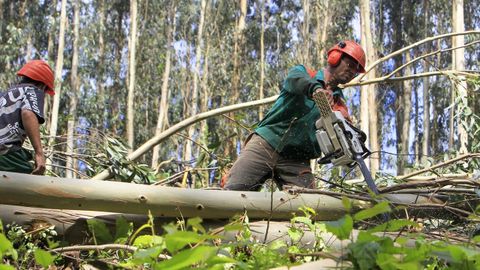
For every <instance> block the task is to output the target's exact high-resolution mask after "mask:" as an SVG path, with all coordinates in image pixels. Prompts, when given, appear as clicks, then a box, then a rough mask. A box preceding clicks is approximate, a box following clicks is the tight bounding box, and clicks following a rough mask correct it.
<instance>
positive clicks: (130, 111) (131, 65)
mask: <svg viewBox="0 0 480 270" xmlns="http://www.w3.org/2000/svg"><path fill="white" fill-rule="evenodd" d="M128 41H129V42H128V44H129V53H128V56H129V57H128V78H129V81H128V100H127V141H128V151H129V152H131V151H133V147H134V135H135V133H134V116H135V111H134V106H135V104H134V101H135V54H136V51H135V50H136V44H137V0H130V38H129V40H128Z"/></svg>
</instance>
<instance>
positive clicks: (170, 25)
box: [152, 1, 176, 169]
mask: <svg viewBox="0 0 480 270" xmlns="http://www.w3.org/2000/svg"><path fill="white" fill-rule="evenodd" d="M174 2H175V1H173V2H172V3H173V5H174ZM172 10H173V11H172V12H171V14H169V16H168V22H167V46H166V49H167V52H166V53H165V69H164V70H163V76H162V90H161V98H160V105H159V107H158V119H157V128H156V129H155V135H159V134H161V133H162V131H163V129H164V128H165V122H166V118H167V111H168V100H169V96H170V95H169V93H170V91H169V89H168V79H169V78H170V66H171V58H172V49H173V48H171V46H170V44H172V42H173V35H174V33H175V29H176V27H175V26H176V17H175V11H176V7H175V6H173V7H172ZM159 151H160V146H158V145H157V146H155V147H154V148H153V154H152V168H154V169H156V168H157V166H158V159H159V157H160V154H159Z"/></svg>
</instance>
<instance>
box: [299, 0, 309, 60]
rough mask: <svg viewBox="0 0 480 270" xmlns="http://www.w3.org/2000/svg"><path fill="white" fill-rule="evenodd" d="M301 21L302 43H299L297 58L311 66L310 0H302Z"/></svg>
mask: <svg viewBox="0 0 480 270" xmlns="http://www.w3.org/2000/svg"><path fill="white" fill-rule="evenodd" d="M302 2H303V5H302V7H303V23H302V29H301V31H302V43H301V45H300V50H298V52H299V53H300V55H299V57H298V59H300V61H301V63H302V64H304V65H306V66H308V67H311V63H310V57H309V55H310V0H303V1H302Z"/></svg>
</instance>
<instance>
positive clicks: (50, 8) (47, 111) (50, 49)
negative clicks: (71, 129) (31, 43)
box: [43, 0, 57, 130]
mask: <svg viewBox="0 0 480 270" xmlns="http://www.w3.org/2000/svg"><path fill="white" fill-rule="evenodd" d="M44 5H45V7H46V9H47V10H48V11H49V14H48V17H47V20H51V21H55V14H56V9H55V7H56V6H57V0H53V1H52V3H48V2H47V1H45V4H44ZM54 33H55V24H54V23H53V24H51V25H50V28H48V38H47V59H48V62H50V63H52V62H53V53H54V52H53V46H54V43H55V41H54ZM51 105H52V101H51V99H49V98H46V99H45V103H44V105H43V113H44V115H45V119H50V114H51V112H50V107H51ZM50 124H51V122H50V121H45V129H46V130H50Z"/></svg>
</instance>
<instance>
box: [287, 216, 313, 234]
mask: <svg viewBox="0 0 480 270" xmlns="http://www.w3.org/2000/svg"><path fill="white" fill-rule="evenodd" d="M291 221H292V222H297V223H302V224H305V225H307V226H308V228H309V229H310V230H311V231H314V230H315V227H314V226H313V223H312V220H311V219H310V218H308V217H294V218H292V219H291Z"/></svg>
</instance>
